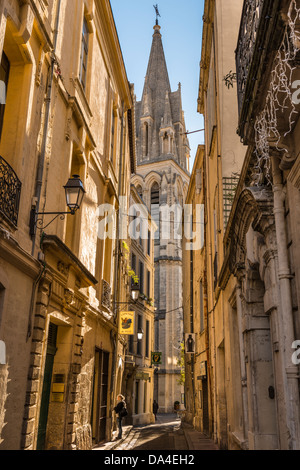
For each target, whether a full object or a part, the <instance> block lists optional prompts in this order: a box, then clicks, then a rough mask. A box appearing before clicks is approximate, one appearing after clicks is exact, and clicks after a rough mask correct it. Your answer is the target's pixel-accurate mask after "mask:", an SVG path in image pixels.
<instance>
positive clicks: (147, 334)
mask: <svg viewBox="0 0 300 470" xmlns="http://www.w3.org/2000/svg"><path fill="white" fill-rule="evenodd" d="M149 343H150V322H149V320H147V321H146V345H145V357H149Z"/></svg>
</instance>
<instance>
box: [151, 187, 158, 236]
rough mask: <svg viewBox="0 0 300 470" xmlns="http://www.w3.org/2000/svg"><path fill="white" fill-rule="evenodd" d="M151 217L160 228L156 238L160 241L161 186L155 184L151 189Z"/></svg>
mask: <svg viewBox="0 0 300 470" xmlns="http://www.w3.org/2000/svg"><path fill="white" fill-rule="evenodd" d="M151 217H152V219H153V220H154V222H155V223H156V225H157V227H158V229H157V231H156V232H155V235H154V238H155V240H159V186H158V184H157V183H154V184H153V186H152V188H151Z"/></svg>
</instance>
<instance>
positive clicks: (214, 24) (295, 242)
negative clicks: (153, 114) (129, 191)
mask: <svg viewBox="0 0 300 470" xmlns="http://www.w3.org/2000/svg"><path fill="white" fill-rule="evenodd" d="M299 7H300V5H299V2H297V1H284V2H272V1H268V0H262V1H258V2H252V1H248V0H245V1H244V2H236V1H235V2H214V1H207V2H206V4H205V15H204V34H203V41H204V43H203V44H204V47H203V50H202V60H201V72H200V87H199V100H198V103H199V112H200V113H202V114H204V116H205V125H206V137H210V138H206V150H205V159H204V167H205V170H204V171H205V173H204V174H205V177H206V178H205V179H204V188H205V189H204V192H205V196H204V199H205V250H204V252H203V254H205V261H204V265H205V268H204V270H205V271H206V273H207V302H206V304H205V305H206V307H204V308H206V309H207V310H206V317H207V318H208V324H207V328H208V338H209V344H208V357H209V362H210V368H209V369H208V377H210V384H211V397H210V398H211V401H212V403H213V406H212V407H211V408H209V411H210V413H211V418H210V422H211V423H212V426H211V428H210V432H211V434H212V435H213V436H214V438H215V440H216V442H218V444H219V445H220V447H221V448H226V449H227V448H229V449H249V450H268V449H290V450H293V449H299V445H300V434H299V382H298V378H299V360H298V355H297V349H296V348H297V346H298V336H299V325H298V320H299V318H298V317H299V316H298V305H299V301H298V300H299V299H298V298H299V275H298V274H299V273H298V267H297V266H298V263H297V259H298V256H299V246H300V245H299V230H298V229H297V227H298V225H299V220H300V218H299V217H300V214H299V210H298V209H299V204H298V200H299V185H298V181H299V174H298V173H299V172H298V165H297V162H298V159H299V157H298V155H299V142H298V140H299V139H298V136H299V132H298V126H299V119H298V118H299V111H300V109H299V100H298V99H297V96H298V95H297V86H296V85H297V83H298V80H299V46H300V45H299V20H300V16H299V15H300V8H299ZM226 31H227V32H228V35H227V34H226ZM233 31H234V32H235V34H234V35H233V34H232V32H233ZM221 32H222V42H220V41H218V38H219V36H218V35H219V34H220V33H221ZM226 38H229V42H227V41H226ZM235 40H236V42H235ZM212 45H214V50H215V51H216V57H215V73H213V77H214V76H217V77H218V80H217V83H218V84H219V85H218V88H217V90H216V91H215V93H212V94H211V93H210V89H211V88H210V85H209V83H212V84H213V82H214V81H213V79H212V80H211V82H210V79H209V77H210V75H211V73H212V69H211V68H210V67H209V63H210V62H209V61H208V60H207V57H206V55H205V54H206V51H209V50H210V49H211V48H212ZM229 45H230V47H229V48H228V46H229ZM235 51H236V53H234V52H235ZM222 52H223V54H222ZM223 57H228V59H229V60H228V62H226V69H224V67H223V65H222V58H223ZM234 59H236V66H235V65H234ZM234 71H235V72H236V74H234V73H233V72H234ZM226 84H227V89H226ZM295 90H296V93H295ZM230 94H231V97H230V100H229V101H227V99H226V95H227V96H228V97H229V95H230ZM222 95H223V96H222ZM217 97H218V98H217ZM226 103H228V104H230V109H231V114H229V111H228V110H229V108H228V107H227V106H226ZM233 103H235V105H233ZM214 115H215V116H216V121H215V129H214V127H213V126H211V116H214ZM229 115H230V116H231V119H229V118H228V116H229ZM236 129H238V137H240V139H241V142H237V141H234V139H233V138H232V148H231V150H230V147H229V146H228V152H227V155H228V156H230V154H231V155H232V157H234V159H233V161H231V160H230V158H229V159H226V158H225V157H226V152H225V150H226V146H225V148H224V142H225V140H224V137H223V139H222V138H219V139H218V135H219V136H220V135H221V137H222V135H223V136H225V135H228V132H229V135H230V132H231V133H232V135H233V134H234V131H235V130H236ZM210 130H211V132H210ZM214 130H215V134H216V138H215V140H214V137H213V133H214ZM225 130H226V134H225V132H224V131H225ZM236 138H237V136H235V139H236ZM234 142H236V143H235V144H234ZM220 144H222V145H220ZM233 144H234V145H233ZM237 155H238V156H239V158H237ZM223 162H224V163H225V165H224V167H223ZM233 163H237V164H238V165H237V168H236V170H235V171H236V172H237V175H236V174H234V175H232V176H234V177H235V180H234V181H233V182H232V183H233V184H232V185H231V187H229V188H228V187H227V185H228V179H227V178H228V177H229V176H230V175H229V174H226V166H227V168H228V169H232V170H233V168H234V167H233ZM200 165H201V164H200ZM223 168H225V170H224V169H223ZM214 175H219V179H217V176H215V177H214ZM221 175H222V179H221ZM236 176H237V178H236ZM218 193H219V194H221V196H222V197H219V198H217V199H215V196H214V195H215V194H218ZM228 196H229V197H228ZM215 200H216V202H217V204H215V203H214V201H215ZM198 328H199V327H198ZM198 331H199V330H198ZM191 380H192V379H191V378H189V383H191ZM195 380H196V379H195V377H194V384H195Z"/></svg>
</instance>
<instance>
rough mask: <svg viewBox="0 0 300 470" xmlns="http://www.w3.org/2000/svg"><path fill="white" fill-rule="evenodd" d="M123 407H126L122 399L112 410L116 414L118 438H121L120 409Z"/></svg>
mask: <svg viewBox="0 0 300 470" xmlns="http://www.w3.org/2000/svg"><path fill="white" fill-rule="evenodd" d="M123 408H126V404H125V402H124V401H119V403H118V404H117V405H116V406H115V407H114V411H115V412H116V413H117V415H118V428H119V434H118V439H121V438H122V432H123V430H122V416H121V415H120V413H121V411H122V410H123Z"/></svg>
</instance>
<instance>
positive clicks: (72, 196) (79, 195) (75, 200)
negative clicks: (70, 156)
mask: <svg viewBox="0 0 300 470" xmlns="http://www.w3.org/2000/svg"><path fill="white" fill-rule="evenodd" d="M64 190H65V197H66V204H67V206H68V208H69V209H70V210H69V211H67V212H36V208H35V207H32V209H31V212H30V224H29V227H30V235H31V236H34V235H35V229H36V227H37V226H38V225H39V229H41V230H45V228H47V227H48V226H49V225H50V224H51V223H52V222H53V221H54V220H55V219H57V217H59V216H61V219H64V218H65V215H67V214H71V215H75V213H76V211H77V210H78V209H80V207H81V204H82V201H83V197H84V195H85V190H84V187H83V184H82V181H81V179H80V177H79V176H78V175H73V176H72V178H69V180H68V182H67V184H66V185H65V186H64ZM43 215H54V216H55V217H54V218H53V219H52V220H51V221H50V222H49V223H48V224H47V225H46V226H45V227H42V226H41V225H42V223H43V221H42V219H40V218H39V216H43Z"/></svg>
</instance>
